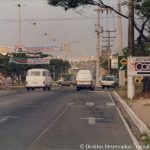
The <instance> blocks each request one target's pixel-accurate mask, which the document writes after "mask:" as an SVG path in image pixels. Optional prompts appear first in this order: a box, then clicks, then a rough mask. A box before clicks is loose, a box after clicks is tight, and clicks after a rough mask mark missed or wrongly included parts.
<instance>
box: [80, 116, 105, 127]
mask: <svg viewBox="0 0 150 150" xmlns="http://www.w3.org/2000/svg"><path fill="white" fill-rule="evenodd" d="M79 119H80V120H88V124H89V125H95V124H96V120H104V118H95V117H87V118H79Z"/></svg>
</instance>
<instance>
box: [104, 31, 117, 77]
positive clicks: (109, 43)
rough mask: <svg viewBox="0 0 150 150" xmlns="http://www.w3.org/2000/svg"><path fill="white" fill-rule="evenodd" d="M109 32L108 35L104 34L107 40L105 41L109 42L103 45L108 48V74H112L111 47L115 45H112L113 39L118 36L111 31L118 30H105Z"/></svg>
mask: <svg viewBox="0 0 150 150" xmlns="http://www.w3.org/2000/svg"><path fill="white" fill-rule="evenodd" d="M103 32H106V33H107V36H103V38H106V39H107V40H106V41H105V42H107V44H106V46H103V47H105V48H106V51H107V60H108V75H109V74H110V67H111V63H110V56H111V55H112V51H111V47H113V46H112V45H111V39H114V38H116V36H111V33H115V32H116V30H106V31H103Z"/></svg>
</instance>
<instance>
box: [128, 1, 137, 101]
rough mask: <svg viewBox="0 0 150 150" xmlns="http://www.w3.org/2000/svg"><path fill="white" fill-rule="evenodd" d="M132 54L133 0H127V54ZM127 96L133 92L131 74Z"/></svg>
mask: <svg viewBox="0 0 150 150" xmlns="http://www.w3.org/2000/svg"><path fill="white" fill-rule="evenodd" d="M133 54H134V0H129V6H128V51H127V55H128V56H132V55H133ZM127 89H128V91H127V95H128V98H130V99H132V98H133V96H134V94H135V85H134V78H133V76H128V84H127Z"/></svg>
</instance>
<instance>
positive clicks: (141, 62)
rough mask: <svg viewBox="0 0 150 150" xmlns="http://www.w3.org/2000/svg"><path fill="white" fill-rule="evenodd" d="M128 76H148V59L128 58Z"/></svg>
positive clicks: (149, 59)
mask: <svg viewBox="0 0 150 150" xmlns="http://www.w3.org/2000/svg"><path fill="white" fill-rule="evenodd" d="M128 75H129V76H136V75H140V76H150V57H128Z"/></svg>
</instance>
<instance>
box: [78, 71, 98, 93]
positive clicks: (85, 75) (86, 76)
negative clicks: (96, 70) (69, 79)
mask: <svg viewBox="0 0 150 150" xmlns="http://www.w3.org/2000/svg"><path fill="white" fill-rule="evenodd" d="M76 88H77V91H80V89H83V88H88V89H90V90H91V91H94V88H95V79H94V77H93V75H92V73H91V71H90V70H79V72H78V73H77V76H76Z"/></svg>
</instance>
